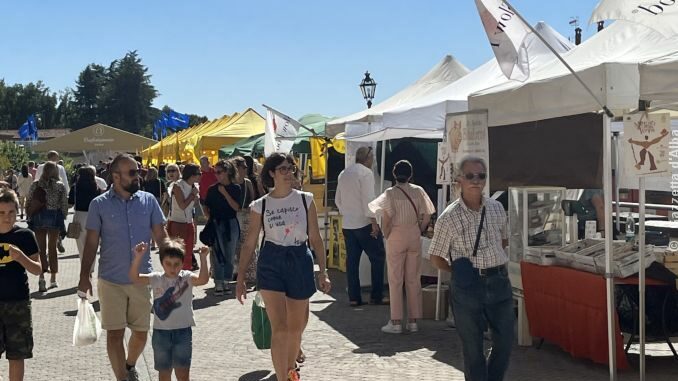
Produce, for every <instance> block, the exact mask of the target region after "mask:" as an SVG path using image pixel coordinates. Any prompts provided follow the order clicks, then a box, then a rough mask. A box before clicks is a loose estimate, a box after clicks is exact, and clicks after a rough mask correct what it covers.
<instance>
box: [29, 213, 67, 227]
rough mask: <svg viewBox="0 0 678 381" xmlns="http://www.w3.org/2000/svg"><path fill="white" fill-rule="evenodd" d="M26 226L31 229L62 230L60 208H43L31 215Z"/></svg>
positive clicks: (62, 216)
mask: <svg viewBox="0 0 678 381" xmlns="http://www.w3.org/2000/svg"><path fill="white" fill-rule="evenodd" d="M28 226H29V227H30V228H31V229H58V230H63V228H64V226H65V223H64V214H63V213H62V212H61V210H60V209H43V210H41V211H40V212H39V213H38V214H36V215H34V216H31V218H30V221H29V222H28Z"/></svg>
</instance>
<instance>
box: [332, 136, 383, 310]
mask: <svg viewBox="0 0 678 381" xmlns="http://www.w3.org/2000/svg"><path fill="white" fill-rule="evenodd" d="M355 161H356V163H355V164H353V165H351V166H349V167H347V168H346V169H344V170H343V171H342V172H341V173H340V174H339V180H338V184H337V193H336V195H335V200H334V201H335V203H336V204H337V207H338V208H339V213H341V215H342V217H343V226H342V230H343V232H344V241H345V243H346V277H347V279H348V299H349V302H350V304H351V306H354V307H355V306H359V305H361V304H362V296H361V292H360V257H361V256H362V252H363V251H365V253H366V254H367V257H368V258H369V259H370V264H371V274H372V293H371V296H370V303H372V304H382V303H384V302H385V300H384V299H383V292H384V261H385V259H386V252H385V250H384V240H383V236H382V234H381V231H380V230H379V225H378V224H377V220H376V216H375V215H374V213H372V212H370V209H369V208H368V207H367V204H368V203H370V201H372V200H374V198H375V196H374V174H373V173H372V169H371V168H372V164H373V163H374V152H372V147H360V148H359V149H358V151H357V152H356V158H355Z"/></svg>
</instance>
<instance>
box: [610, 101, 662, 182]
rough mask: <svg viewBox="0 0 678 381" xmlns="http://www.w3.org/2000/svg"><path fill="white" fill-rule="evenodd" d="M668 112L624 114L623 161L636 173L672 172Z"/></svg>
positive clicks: (645, 174) (625, 165) (659, 173)
mask: <svg viewBox="0 0 678 381" xmlns="http://www.w3.org/2000/svg"><path fill="white" fill-rule="evenodd" d="M670 134H671V116H670V114H668V113H661V114H646V113H638V114H632V115H624V139H623V140H622V141H621V142H620V144H623V145H625V147H624V149H623V150H620V151H622V152H624V160H623V162H622V163H623V165H624V167H625V169H626V170H628V171H629V172H630V173H631V174H635V175H637V176H670V173H671V170H670V167H669V140H670V137H669V135H670Z"/></svg>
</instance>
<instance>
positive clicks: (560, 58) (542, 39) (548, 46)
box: [504, 0, 614, 118]
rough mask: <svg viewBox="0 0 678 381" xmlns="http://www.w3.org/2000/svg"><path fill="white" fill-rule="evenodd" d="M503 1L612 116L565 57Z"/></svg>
mask: <svg viewBox="0 0 678 381" xmlns="http://www.w3.org/2000/svg"><path fill="white" fill-rule="evenodd" d="M504 3H505V4H506V5H507V6H508V7H509V8H510V9H511V11H513V13H515V15H516V16H518V18H519V19H520V21H522V22H523V24H525V25H527V27H528V28H530V30H531V31H532V33H534V34H535V35H536V36H537V38H539V40H540V41H541V42H543V43H544V45H546V47H547V48H549V50H550V51H551V53H553V54H554V55H555V56H556V57H557V58H558V59H559V60H560V62H562V64H563V65H565V67H566V68H567V70H569V71H570V73H572V75H573V76H574V77H575V78H576V79H577V81H579V83H580V84H581V85H582V86H583V87H584V89H586V91H587V92H588V93H589V94H590V95H591V97H593V99H595V101H596V102H597V103H598V105H599V106H600V107H601V108H602V109H603V111H604V112H605V115H607V116H608V117H609V118H614V114H612V111H610V109H609V108H607V105H605V104H604V103H603V102H602V101H601V100H600V99H598V97H597V96H596V95H595V94H594V93H593V91H591V89H590V88H589V87H588V86H587V85H586V83H584V81H583V80H582V79H581V78H580V77H579V75H578V74H577V73H575V71H574V69H572V67H571V66H570V65H569V64H568V63H567V61H565V59H564V58H563V57H562V56H561V55H560V54H559V53H558V52H557V51H556V50H555V49H553V47H552V46H551V44H549V43H548V42H546V39H544V37H542V35H541V34H539V32H537V30H536V29H534V27H533V26H532V24H530V23H528V22H527V20H525V18H524V17H523V16H522V15H521V14H520V13H519V12H518V11H517V10H516V9H515V8H514V7H513V5H511V4H510V3H509V2H508V1H505V0H504Z"/></svg>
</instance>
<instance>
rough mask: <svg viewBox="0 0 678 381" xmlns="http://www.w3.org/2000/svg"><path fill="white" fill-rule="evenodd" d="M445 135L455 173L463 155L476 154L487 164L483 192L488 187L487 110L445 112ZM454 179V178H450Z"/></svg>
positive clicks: (486, 190) (487, 189)
mask: <svg viewBox="0 0 678 381" xmlns="http://www.w3.org/2000/svg"><path fill="white" fill-rule="evenodd" d="M445 136H446V138H447V141H446V143H447V147H448V149H449V155H450V165H454V169H455V174H454V176H457V175H458V173H457V170H458V169H459V168H458V166H459V163H460V162H461V159H463V158H464V157H465V156H476V157H479V158H481V159H483V160H485V163H486V165H487V181H486V183H485V194H487V192H488V191H489V189H490V176H489V175H490V150H489V143H488V133H487V111H486V110H481V111H469V112H462V113H455V114H447V116H446V117H445ZM452 180H454V179H452Z"/></svg>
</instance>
